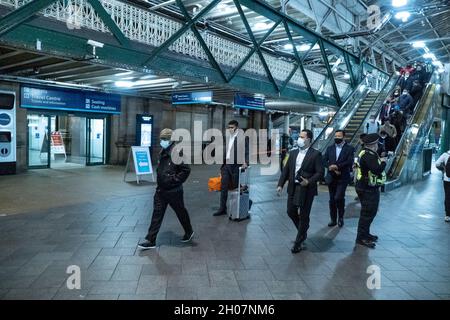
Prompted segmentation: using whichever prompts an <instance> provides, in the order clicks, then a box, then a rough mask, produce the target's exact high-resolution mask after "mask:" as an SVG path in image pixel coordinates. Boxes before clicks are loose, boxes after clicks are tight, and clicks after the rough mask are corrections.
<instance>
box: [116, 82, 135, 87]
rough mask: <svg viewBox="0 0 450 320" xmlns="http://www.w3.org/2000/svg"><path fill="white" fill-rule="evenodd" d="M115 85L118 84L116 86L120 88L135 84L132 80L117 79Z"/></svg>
mask: <svg viewBox="0 0 450 320" xmlns="http://www.w3.org/2000/svg"><path fill="white" fill-rule="evenodd" d="M115 85H116V87H120V88H131V87H132V86H133V82H131V81H116V82H115Z"/></svg>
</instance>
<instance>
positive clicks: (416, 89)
mask: <svg viewBox="0 0 450 320" xmlns="http://www.w3.org/2000/svg"><path fill="white" fill-rule="evenodd" d="M410 94H411V97H412V98H413V104H412V105H413V112H414V109H415V107H416V105H417V102H418V101H419V100H420V97H421V96H422V84H421V83H420V81H419V80H414V82H413V86H412V89H411V93H410Z"/></svg>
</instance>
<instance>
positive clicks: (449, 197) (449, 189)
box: [444, 181, 450, 217]
mask: <svg viewBox="0 0 450 320" xmlns="http://www.w3.org/2000/svg"><path fill="white" fill-rule="evenodd" d="M444 192H445V201H444V202H445V215H446V216H447V217H450V182H448V181H444Z"/></svg>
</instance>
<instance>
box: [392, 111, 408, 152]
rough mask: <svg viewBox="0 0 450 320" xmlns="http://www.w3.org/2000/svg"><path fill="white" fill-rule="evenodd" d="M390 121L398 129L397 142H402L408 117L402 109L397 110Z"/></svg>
mask: <svg viewBox="0 0 450 320" xmlns="http://www.w3.org/2000/svg"><path fill="white" fill-rule="evenodd" d="M390 123H391V124H392V125H393V126H395V129H396V130H397V139H396V144H398V143H399V142H400V138H401V137H402V134H403V132H404V131H405V128H406V118H405V116H404V114H403V112H402V111H400V110H396V111H395V112H394V113H393V114H392V115H391V120H390Z"/></svg>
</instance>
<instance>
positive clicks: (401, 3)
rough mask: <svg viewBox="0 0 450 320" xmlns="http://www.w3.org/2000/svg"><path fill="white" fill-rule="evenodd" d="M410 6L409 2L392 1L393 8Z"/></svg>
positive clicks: (401, 0) (403, 0)
mask: <svg viewBox="0 0 450 320" xmlns="http://www.w3.org/2000/svg"><path fill="white" fill-rule="evenodd" d="M407 4H408V0H392V6H393V7H396V8H399V7H403V6H406V5H407Z"/></svg>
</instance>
